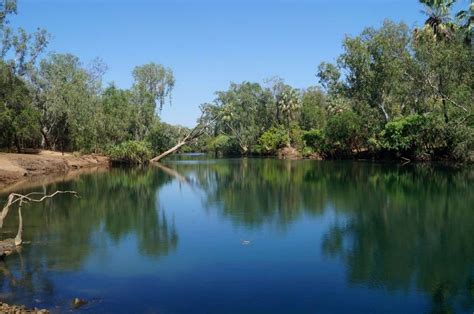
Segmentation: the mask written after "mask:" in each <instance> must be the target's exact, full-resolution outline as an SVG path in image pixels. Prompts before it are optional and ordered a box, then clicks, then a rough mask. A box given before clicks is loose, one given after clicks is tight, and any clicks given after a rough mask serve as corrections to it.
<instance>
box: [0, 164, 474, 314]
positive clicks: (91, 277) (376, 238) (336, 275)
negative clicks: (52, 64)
mask: <svg viewBox="0 0 474 314" xmlns="http://www.w3.org/2000/svg"><path fill="white" fill-rule="evenodd" d="M188 158H191V159H187V160H169V161H168V162H167V163H166V168H157V167H152V168H147V169H113V170H111V171H109V172H105V173H97V174H87V175H84V176H81V177H80V178H78V179H77V180H74V181H70V182H65V183H57V184H52V185H48V186H46V187H44V190H45V191H47V192H54V191H55V190H57V189H60V190H76V191H78V192H79V193H80V195H81V198H80V199H74V198H71V197H70V196H67V195H61V196H58V197H57V198H55V199H54V200H49V201H47V202H45V203H42V204H35V205H32V204H28V205H26V206H25V207H24V209H23V217H24V223H25V226H24V236H23V238H24V240H25V241H29V242H30V243H26V244H25V245H24V246H23V249H22V251H21V253H20V254H16V255H12V256H10V257H9V258H7V259H6V261H5V262H0V293H1V294H0V300H1V301H4V302H9V303H16V304H26V305H27V306H30V307H35V306H36V307H39V308H49V309H51V310H57V311H60V312H64V311H67V310H69V309H70V303H71V300H72V299H73V298H75V297H79V298H83V299H86V300H88V301H89V303H88V304H87V305H86V306H84V307H83V308H81V310H82V311H86V312H94V313H95V312H100V313H104V312H110V313H117V312H126V313H132V312H134V313H443V312H456V313H472V312H473V311H474V193H473V188H474V171H473V169H472V168H463V169H457V170H456V169H451V168H446V167H442V166H429V165H405V166H400V165H391V164H374V163H362V162H333V161H323V162H317V161H282V160H272V159H218V160H208V159H205V158H203V157H201V156H192V157H188ZM34 190H35V191H38V190H39V191H42V190H43V188H37V189H34ZM27 191H31V190H27ZM27 191H19V192H25V193H26V192H27ZM5 198H6V195H0V199H1V200H2V201H3V200H5ZM16 226H17V216H16V210H15V211H12V212H11V213H10V215H9V217H8V219H7V223H6V226H5V227H4V228H3V229H2V232H3V233H2V237H7V236H8V237H10V236H14V234H15V233H16Z"/></svg>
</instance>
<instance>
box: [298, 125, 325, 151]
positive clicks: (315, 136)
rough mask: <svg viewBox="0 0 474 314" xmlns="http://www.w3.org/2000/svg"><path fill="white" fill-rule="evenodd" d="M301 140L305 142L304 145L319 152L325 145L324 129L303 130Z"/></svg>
mask: <svg viewBox="0 0 474 314" xmlns="http://www.w3.org/2000/svg"><path fill="white" fill-rule="evenodd" d="M303 140H304V141H305V143H306V146H308V147H310V148H312V149H314V150H315V151H318V152H321V151H323V150H325V147H326V143H325V141H326V137H325V136H324V131H323V130H320V129H312V130H309V131H306V132H304V134H303Z"/></svg>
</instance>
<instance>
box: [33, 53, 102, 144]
mask: <svg viewBox="0 0 474 314" xmlns="http://www.w3.org/2000/svg"><path fill="white" fill-rule="evenodd" d="M94 86H95V85H94V84H93V79H92V78H91V77H90V75H89V73H88V72H87V71H86V70H85V69H84V68H83V67H82V65H81V63H80V61H79V58H77V57H76V56H73V55H71V54H51V55H50V56H49V58H47V59H44V60H42V61H41V63H40V68H39V70H38V73H37V76H36V77H35V88H36V93H37V96H36V98H35V105H36V107H37V108H38V110H39V111H40V112H41V127H42V134H43V137H44V141H45V143H47V144H46V145H48V146H49V147H51V148H53V149H60V150H61V151H64V150H74V149H84V150H86V151H90V150H92V149H93V148H94V147H95V145H96V142H97V141H96V137H97V133H96V122H97V111H98V98H97V97H96V93H95V89H94Z"/></svg>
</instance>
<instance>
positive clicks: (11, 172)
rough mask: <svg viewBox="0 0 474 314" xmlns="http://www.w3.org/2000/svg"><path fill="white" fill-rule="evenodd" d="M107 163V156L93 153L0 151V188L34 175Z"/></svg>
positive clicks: (51, 173)
mask: <svg viewBox="0 0 474 314" xmlns="http://www.w3.org/2000/svg"><path fill="white" fill-rule="evenodd" d="M108 165H109V159H108V158H107V157H105V156H100V155H95V154H92V155H82V156H76V155H74V154H71V153H64V154H62V153H60V152H53V151H41V152H40V153H38V154H11V153H0V189H4V188H6V187H8V186H10V185H13V184H16V183H20V182H23V181H28V180H31V179H32V178H35V177H40V176H41V177H44V176H51V175H55V174H56V175H57V174H66V173H68V172H70V171H73V170H78V169H85V168H95V167H107V166H108Z"/></svg>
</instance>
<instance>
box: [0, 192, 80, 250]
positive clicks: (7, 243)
mask: <svg viewBox="0 0 474 314" xmlns="http://www.w3.org/2000/svg"><path fill="white" fill-rule="evenodd" d="M57 194H72V195H74V196H75V197H77V196H78V194H77V192H75V191H56V192H54V193H52V194H49V195H44V194H43V193H40V192H32V193H29V194H26V195H23V194H17V193H11V194H10V195H9V196H8V199H7V203H6V204H5V207H3V209H2V212H1V213H0V228H2V227H3V221H4V220H5V218H6V217H7V215H8V212H9V210H10V208H11V207H12V206H13V205H14V204H16V203H18V231H17V234H16V237H15V238H9V239H4V240H0V257H5V256H8V255H10V254H12V253H13V252H15V251H16V250H18V247H19V246H20V245H21V244H22V243H23V239H22V235H23V216H22V215H21V207H22V205H23V204H24V203H29V202H32V203H40V202H42V201H44V200H45V199H48V198H52V197H54V196H55V195H57ZM33 195H43V196H42V197H40V198H33V197H32V196H33Z"/></svg>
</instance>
